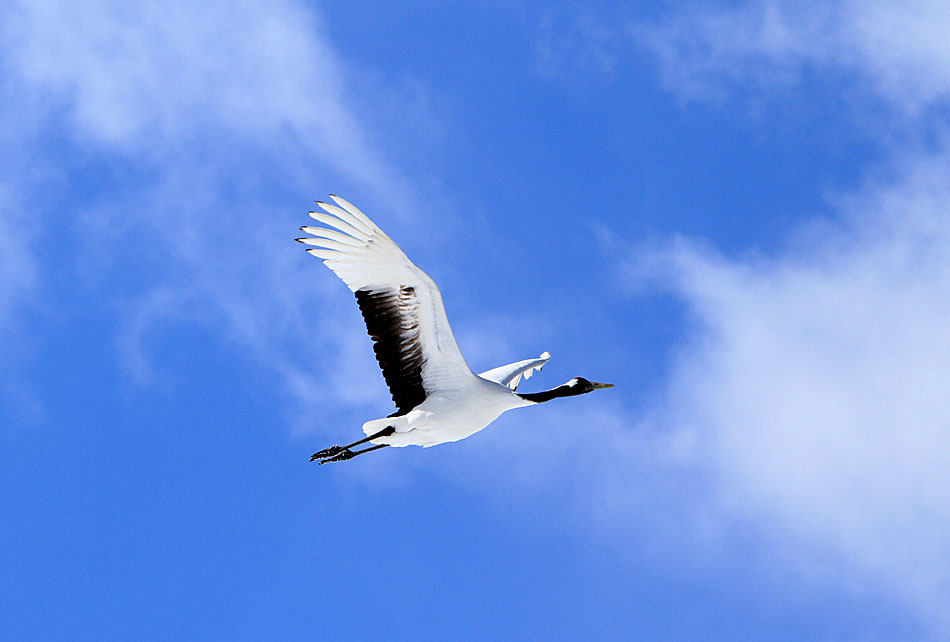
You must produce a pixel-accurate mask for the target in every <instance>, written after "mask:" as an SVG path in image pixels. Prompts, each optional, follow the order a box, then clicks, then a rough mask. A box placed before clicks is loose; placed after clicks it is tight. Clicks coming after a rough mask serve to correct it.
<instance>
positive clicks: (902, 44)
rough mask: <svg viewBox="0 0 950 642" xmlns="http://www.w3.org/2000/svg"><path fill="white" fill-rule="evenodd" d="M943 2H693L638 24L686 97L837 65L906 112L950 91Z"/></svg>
mask: <svg viewBox="0 0 950 642" xmlns="http://www.w3.org/2000/svg"><path fill="white" fill-rule="evenodd" d="M948 26H950V5H948V4H947V3H946V2H942V1H941V0H916V1H913V2H899V1H898V0H875V1H872V2H862V1H861V0H838V1H835V2H813V1H812V2H800V1H792V0H751V1H748V2H744V3H741V4H739V5H738V6H736V7H731V8H728V9H721V8H716V9H709V8H706V7H699V6H693V7H691V8H690V11H688V12H686V11H684V12H682V13H677V14H675V15H674V16H673V17H672V18H671V19H669V20H667V21H665V22H660V23H655V24H649V25H648V24H644V23H639V24H637V25H636V26H635V27H634V28H633V29H632V34H633V35H634V37H635V39H636V40H637V41H638V42H639V43H640V44H641V45H644V46H646V47H647V48H648V49H650V50H652V51H653V52H654V53H655V54H656V55H657V58H658V60H659V62H660V66H661V70H662V73H663V76H664V78H665V80H666V82H667V84H668V86H669V87H670V88H672V89H674V90H675V91H678V92H681V93H683V94H685V95H687V96H693V97H696V96H709V95H710V94H713V95H717V94H721V93H722V92H723V91H724V90H726V89H727V88H728V87H729V86H730V85H731V84H732V83H736V82H742V83H748V81H750V80H753V81H755V82H757V83H759V84H766V85H774V84H775V83H792V82H794V81H796V80H798V79H799V78H800V77H801V76H802V75H803V74H804V73H805V72H806V71H807V70H808V69H809V68H811V69H814V68H821V69H822V70H823V71H825V72H827V71H829V70H836V71H837V72H839V74H840V75H839V76H838V78H837V79H836V80H835V82H836V83H838V84H839V86H840V87H845V86H847V85H848V84H849V83H852V82H855V81H858V82H859V83H865V84H866V85H867V86H868V87H869V88H870V89H871V90H872V91H873V92H874V93H875V94H876V95H877V96H878V97H880V98H883V99H884V100H886V101H887V102H888V104H890V105H892V106H894V107H897V108H899V109H900V110H902V111H903V112H904V113H906V114H909V115H918V114H919V113H920V112H921V110H925V109H927V108H928V107H930V106H932V105H933V104H934V103H936V102H943V101H946V99H947V98H948V97H950V40H948V39H947V37H946V33H947V28H948ZM855 76H856V77H855Z"/></svg>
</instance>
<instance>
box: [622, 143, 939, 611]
mask: <svg viewBox="0 0 950 642" xmlns="http://www.w3.org/2000/svg"><path fill="white" fill-rule="evenodd" d="M910 162H911V164H910V165H909V166H908V167H907V168H906V169H905V171H904V172H903V173H902V174H901V177H900V178H899V179H895V180H892V181H890V182H888V181H878V182H876V183H872V184H869V185H868V186H867V187H866V188H865V189H864V190H863V191H862V192H861V193H860V195H856V196H852V197H848V198H841V199H839V203H838V205H839V207H840V208H841V211H842V218H843V220H845V221H846V222H845V223H840V224H832V223H822V224H815V225H814V226H813V227H811V228H809V229H808V230H807V231H806V232H804V233H803V234H802V235H801V236H800V237H799V238H797V239H796V242H795V243H794V245H793V247H792V248H790V249H789V250H788V251H787V253H785V254H783V255H782V256H779V257H777V258H774V259H765V258H757V259H738V260H729V259H725V258H723V257H720V256H717V255H716V254H714V253H711V252H708V251H702V250H699V249H697V248H696V247H695V246H692V245H690V244H688V243H679V244H675V246H674V247H672V248H670V249H667V250H665V251H660V252H655V253H652V254H650V255H648V256H640V257H638V258H637V259H636V260H635V261H633V262H632V263H631V264H630V266H629V267H630V272H629V273H628V274H629V276H631V277H632V278H635V279H638V280H639V279H642V278H643V276H644V273H645V271H646V273H647V274H648V275H652V276H658V275H663V276H665V277H667V278H669V279H671V281H670V282H671V283H672V286H671V287H672V288H673V289H674V291H675V292H676V293H677V294H678V295H679V296H681V297H682V298H683V299H684V300H685V301H686V302H687V303H688V305H689V307H690V310H691V312H692V314H693V315H694V318H695V319H696V320H697V322H698V324H697V329H696V332H695V336H694V337H693V338H692V341H691V342H690V343H689V345H688V346H687V347H686V348H684V349H683V351H682V353H681V355H680V357H679V358H678V361H677V365H676V368H675V369H674V373H675V374H674V375H673V377H672V379H671V383H670V387H669V396H668V399H669V401H667V402H666V403H665V405H664V406H663V407H662V408H661V409H660V410H659V412H658V417H659V419H658V421H659V422H660V425H661V426H664V427H665V429H666V430H669V431H671V432H674V433H675V434H676V435H677V439H679V440H680V441H681V443H686V444H692V447H691V448H692V458H693V463H694V465H695V466H697V467H699V468H706V469H707V470H708V471H709V472H710V475H711V477H712V478H713V479H715V480H716V491H717V493H718V495H719V499H720V500H721V502H722V505H723V506H724V508H725V509H726V510H727V512H732V513H733V514H737V515H740V516H742V517H744V518H748V517H752V518H755V519H756V520H757V521H758V523H760V524H766V525H767V527H768V528H769V529H770V530H772V532H773V535H774V536H775V538H776V539H777V540H788V539H790V540H791V541H793V542H794V545H793V546H803V545H804V546H805V547H806V548H809V549H812V550H815V551H824V552H826V553H827V552H828V551H831V552H833V553H834V554H835V556H836V557H837V558H838V559H839V560H843V566H844V567H845V568H846V569H848V570H847V572H846V573H844V574H843V575H841V576H839V579H842V580H843V581H844V578H853V577H857V578H861V579H864V580H871V581H872V585H873V586H876V587H877V590H878V591H879V592H880V593H882V594H884V595H886V596H890V597H893V598H896V599H899V600H902V601H904V602H905V603H906V604H907V605H908V607H909V608H910V609H911V610H916V611H918V612H919V613H920V614H922V615H924V616H925V617H927V618H929V619H931V620H932V621H935V622H937V623H938V626H940V627H943V628H944V630H945V629H946V627H948V626H950V609H948V607H947V604H950V570H948V569H950V540H948V539H947V537H946V534H947V533H948V532H950V481H948V479H950V478H948V477H947V475H946V471H947V470H950V392H948V390H950V182H948V181H947V180H946V176H948V175H950V156H948V155H944V156H941V157H938V158H930V159H928V160H926V161H910Z"/></svg>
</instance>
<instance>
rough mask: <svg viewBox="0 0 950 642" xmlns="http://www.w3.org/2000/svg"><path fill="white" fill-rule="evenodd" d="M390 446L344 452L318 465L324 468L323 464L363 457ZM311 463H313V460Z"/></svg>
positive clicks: (381, 445) (379, 445)
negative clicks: (358, 456)
mask: <svg viewBox="0 0 950 642" xmlns="http://www.w3.org/2000/svg"><path fill="white" fill-rule="evenodd" d="M388 445H389V444H377V445H376V446H370V447H369V448H364V449H363V450H344V451H343V452H341V453H339V454H337V455H334V456H333V457H329V458H327V459H324V460H322V461H318V462H317V465H318V466H322V465H323V464H329V463H330V462H331V461H346V460H347V459H353V458H354V457H356V456H357V455H362V454H363V453H368V452H372V451H374V450H379V449H380V448H385V447H386V446H388ZM311 461H313V460H312V459H311Z"/></svg>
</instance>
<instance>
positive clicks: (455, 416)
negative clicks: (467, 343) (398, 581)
mask: <svg viewBox="0 0 950 642" xmlns="http://www.w3.org/2000/svg"><path fill="white" fill-rule="evenodd" d="M330 198H331V199H333V201H334V202H335V203H336V205H333V204H330V203H324V202H321V201H317V206H318V207H320V208H321V209H322V210H324V211H323V212H310V213H309V214H310V216H311V217H312V218H314V219H315V220H317V221H318V222H320V223H322V224H323V225H326V226H328V227H310V226H303V227H301V228H300V229H301V230H302V231H304V232H306V233H307V234H310V235H311V236H309V237H307V238H300V239H297V241H299V242H301V243H304V244H306V245H312V246H314V247H312V248H310V249H308V250H307V252H309V253H310V254H313V255H314V256H316V257H318V258H320V259H323V263H324V264H325V265H326V266H327V267H328V268H330V269H331V270H333V272H334V273H335V274H336V275H337V276H338V277H340V279H342V280H343V282H344V283H346V285H347V287H349V288H350V290H352V291H353V293H354V294H355V295H356V302H357V304H358V305H359V308H360V312H362V313H363V319H364V321H366V329H367V331H368V332H369V334H370V336H371V337H372V339H373V344H374V345H373V349H374V350H375V352H376V360H377V361H378V362H379V366H380V368H382V371H383V378H385V380H386V384H387V385H388V386H389V391H390V392H391V393H392V397H393V401H394V402H395V404H396V412H395V413H393V414H391V415H389V416H388V417H384V418H382V419H373V420H371V421H367V422H366V423H365V424H363V432H364V433H365V434H366V437H365V438H363V439H359V440H357V441H354V442H353V443H351V444H347V445H346V446H330V447H329V448H324V449H323V450H321V451H319V452H316V453H314V454H313V456H312V457H311V458H310V461H317V462H318V463H320V464H327V463H330V462H335V461H345V460H347V459H352V458H353V457H356V456H357V455H362V454H364V453H368V452H371V451H373V450H378V449H380V448H385V447H386V446H425V447H428V446H435V445H437V444H443V443H446V442H450V441H458V440H459V439H464V438H466V437H469V436H471V435H473V434H475V433H476V432H478V431H479V430H482V429H483V428H485V427H486V426H488V424H490V423H491V422H493V421H494V420H495V419H497V418H498V417H499V416H500V415H501V413H503V412H505V411H506V410H511V409H513V408H521V407H524V406H533V405H536V404H539V403H543V402H545V401H550V400H551V399H556V398H558V397H572V396H576V395H582V394H585V393H588V392H591V391H593V390H597V389H599V388H612V387H613V385H612V384H609V383H595V382H593V381H588V380H587V379H584V378H583V377H575V378H573V379H571V380H570V381H567V382H565V383H563V384H562V385H560V386H558V387H557V388H552V389H551V390H546V391H544V392H532V393H519V392H517V389H518V383H519V382H520V381H521V380H522V379H527V378H529V377H530V376H531V375H532V374H534V372H535V371H536V370H537V371H540V370H541V368H542V367H543V366H544V364H545V363H547V361H548V359H550V358H551V355H550V354H549V353H547V352H545V353H543V354H542V355H541V356H539V357H538V358H536V359H525V360H524V361H518V362H516V363H510V364H508V365H506V366H500V367H498V368H493V369H491V370H488V371H486V372H483V373H481V374H475V373H474V372H472V370H471V369H470V368H469V367H468V364H467V363H466V362H465V358H464V357H463V356H462V353H461V351H460V350H459V347H458V345H457V344H456V343H455V337H454V336H453V335H452V328H451V327H449V320H448V318H447V317H446V316H445V308H444V307H443V305H442V294H441V293H440V292H439V288H438V286H436V284H435V282H434V281H433V280H432V279H431V278H430V277H429V275H428V274H426V273H425V272H423V271H422V270H420V269H419V268H418V267H416V265H415V264H414V263H413V262H412V261H410V260H409V257H407V256H406V255H405V253H403V251H402V250H401V249H399V246H398V245H396V243H395V242H393V240H392V239H391V238H389V237H388V236H386V234H385V233H384V232H383V231H382V230H381V229H379V228H378V227H377V226H376V224H375V223H373V222H372V221H371V220H370V219H369V218H368V217H367V216H366V215H365V214H363V212H361V211H360V210H359V209H357V208H356V207H354V206H353V205H352V204H351V203H349V202H348V201H346V200H344V199H342V198H340V197H338V196H333V195H332V194H331V195H330ZM365 443H371V444H373V445H372V446H369V447H366V448H363V449H361V450H353V448H355V447H356V446H360V445H362V444H365Z"/></svg>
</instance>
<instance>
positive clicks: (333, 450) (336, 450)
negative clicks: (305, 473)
mask: <svg viewBox="0 0 950 642" xmlns="http://www.w3.org/2000/svg"><path fill="white" fill-rule="evenodd" d="M394 432H396V429H395V428H394V427H393V426H386V427H385V428H383V429H382V430H380V431H379V432H377V433H375V434H372V435H370V436H369V437H364V438H363V439H359V440H357V441H354V442H353V443H352V444H347V445H346V446H330V447H329V448H324V449H323V450H321V451H319V452H315V453H313V455H312V456H311V457H310V461H316V460H317V459H326V458H328V457H336V456H337V455H341V454H342V453H344V452H349V450H350V448H352V447H353V446H359V445H360V444H365V443H366V442H367V441H372V440H373V439H378V438H379V437H388V436H389V435H391V434H393V433H394ZM369 450H375V448H367V449H366V450H361V451H359V452H361V453H364V452H368V451H369ZM356 454H357V453H351V454H350V455H349V456H348V457H343V458H342V459H334V460H333V461H343V460H344V459H350V458H351V457H354V456H355V455H356ZM320 463H321V464H322V463H324V462H320Z"/></svg>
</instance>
